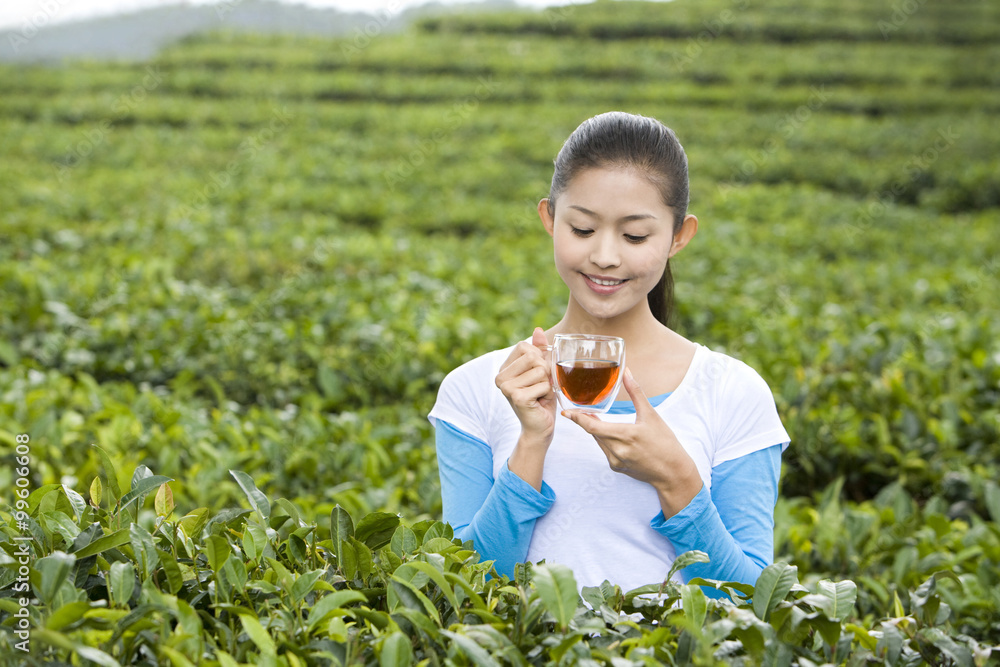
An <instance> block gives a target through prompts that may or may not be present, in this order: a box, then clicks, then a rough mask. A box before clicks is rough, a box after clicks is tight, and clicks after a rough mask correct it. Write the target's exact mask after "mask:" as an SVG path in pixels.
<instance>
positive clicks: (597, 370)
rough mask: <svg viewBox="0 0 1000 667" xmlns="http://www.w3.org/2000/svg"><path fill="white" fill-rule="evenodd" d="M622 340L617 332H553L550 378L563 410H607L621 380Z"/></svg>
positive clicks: (623, 356) (623, 354)
mask: <svg viewBox="0 0 1000 667" xmlns="http://www.w3.org/2000/svg"><path fill="white" fill-rule="evenodd" d="M624 368H625V341H624V339H622V338H618V337H617V336H592V335H589V334H556V336H555V340H554V341H553V344H552V382H553V385H554V387H555V390H556V395H557V396H558V397H559V402H560V403H561V404H562V406H563V409H566V410H584V411H586V412H607V411H608V410H610V409H611V406H612V404H613V403H614V402H615V397H616V396H617V395H618V390H619V389H621V384H622V372H621V371H622V369H624Z"/></svg>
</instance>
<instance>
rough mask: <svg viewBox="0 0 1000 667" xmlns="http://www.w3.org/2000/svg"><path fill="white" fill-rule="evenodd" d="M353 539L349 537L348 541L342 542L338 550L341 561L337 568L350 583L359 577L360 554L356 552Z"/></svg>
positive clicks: (338, 562)
mask: <svg viewBox="0 0 1000 667" xmlns="http://www.w3.org/2000/svg"><path fill="white" fill-rule="evenodd" d="M352 539H353V538H350V537H349V538H347V539H346V540H342V541H341V542H340V548H339V549H338V551H339V552H340V560H338V561H337V566H338V569H339V570H340V573H341V574H343V575H344V578H345V579H347V580H348V581H352V580H353V579H354V578H355V577H356V576H358V552H357V551H355V550H354V545H353V544H352V543H351V540H352Z"/></svg>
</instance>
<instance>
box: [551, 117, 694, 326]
mask: <svg viewBox="0 0 1000 667" xmlns="http://www.w3.org/2000/svg"><path fill="white" fill-rule="evenodd" d="M608 167H611V168H625V169H634V170H636V171H637V172H639V173H641V174H642V175H643V176H645V177H646V178H647V179H649V181H650V182H651V183H652V184H653V185H654V186H656V189H657V190H659V191H660V197H661V198H662V199H663V203H664V204H666V205H667V206H669V207H670V208H671V209H672V210H673V212H674V229H673V233H674V234H676V233H677V232H679V231H680V230H681V226H682V225H683V224H684V216H685V215H686V214H687V207H688V198H689V194H688V166H687V155H685V153H684V149H683V148H682V147H681V144H680V142H679V141H678V140H677V136H676V135H675V134H674V133H673V130H671V129H670V128H669V127H667V126H666V125H664V124H663V123H661V122H660V121H658V120H656V119H655V118H648V117H646V116H637V115H635V114H630V113H625V112H622V111H609V112H607V113H602V114H600V115H597V116H594V117H593V118H588V119H587V120H585V121H583V122H582V123H581V124H580V126H579V127H578V128H576V129H575V130H573V134H571V135H569V138H568V139H567V140H566V143H564V144H563V147H562V148H561V149H560V150H559V154H558V155H557V156H556V159H555V172H554V173H553V174H552V186H551V188H550V189H549V214H550V215H552V216H555V211H556V199H557V198H558V197H559V195H560V194H561V193H562V192H563V191H564V190H565V189H566V187H567V186H568V185H569V183H570V181H572V180H573V178H574V177H576V175H577V174H579V173H580V172H581V171H584V170H587V169H593V168H608ZM646 298H647V299H648V301H649V309H650V310H651V311H652V312H653V315H654V316H655V317H656V319H657V320H659V321H660V322H661V323H662V324H664V325H667V324H668V321H669V320H670V317H671V314H672V310H673V300H674V279H673V276H671V275H670V260H667V266H666V268H665V269H664V270H663V276H662V277H661V278H660V281H659V282H658V283H657V284H656V287H654V288H653V289H652V290H650V292H649V295H648V296H647V297H646Z"/></svg>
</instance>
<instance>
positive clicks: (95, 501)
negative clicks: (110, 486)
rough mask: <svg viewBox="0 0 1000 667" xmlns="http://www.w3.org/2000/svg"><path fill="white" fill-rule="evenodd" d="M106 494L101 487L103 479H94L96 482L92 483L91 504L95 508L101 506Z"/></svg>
mask: <svg viewBox="0 0 1000 667" xmlns="http://www.w3.org/2000/svg"><path fill="white" fill-rule="evenodd" d="M103 494H104V488H103V486H102V485H101V478H100V477H94V481H92V482H91V483H90V504H91V505H93V506H94V507H100V506H101V496H102V495H103Z"/></svg>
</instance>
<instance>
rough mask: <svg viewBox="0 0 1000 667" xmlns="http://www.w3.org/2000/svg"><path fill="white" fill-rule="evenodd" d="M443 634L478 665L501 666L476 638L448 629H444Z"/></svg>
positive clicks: (487, 666)
mask: <svg viewBox="0 0 1000 667" xmlns="http://www.w3.org/2000/svg"><path fill="white" fill-rule="evenodd" d="M441 634H442V635H444V636H445V637H447V638H448V639H450V640H451V641H452V642H454V643H455V645H456V646H458V647H459V649H461V651H462V653H464V654H465V655H466V657H468V658H469V660H471V661H472V664H474V665H476V667H499V665H500V663H499V662H497V661H496V660H495V659H494V658H493V656H491V655H490V654H489V653H487V651H486V649H484V648H483V647H482V646H480V645H479V644H477V643H476V641H475V640H474V639H471V638H470V637H466V636H465V635H463V634H461V633H458V632H449V631H448V630H442V631H441Z"/></svg>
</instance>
